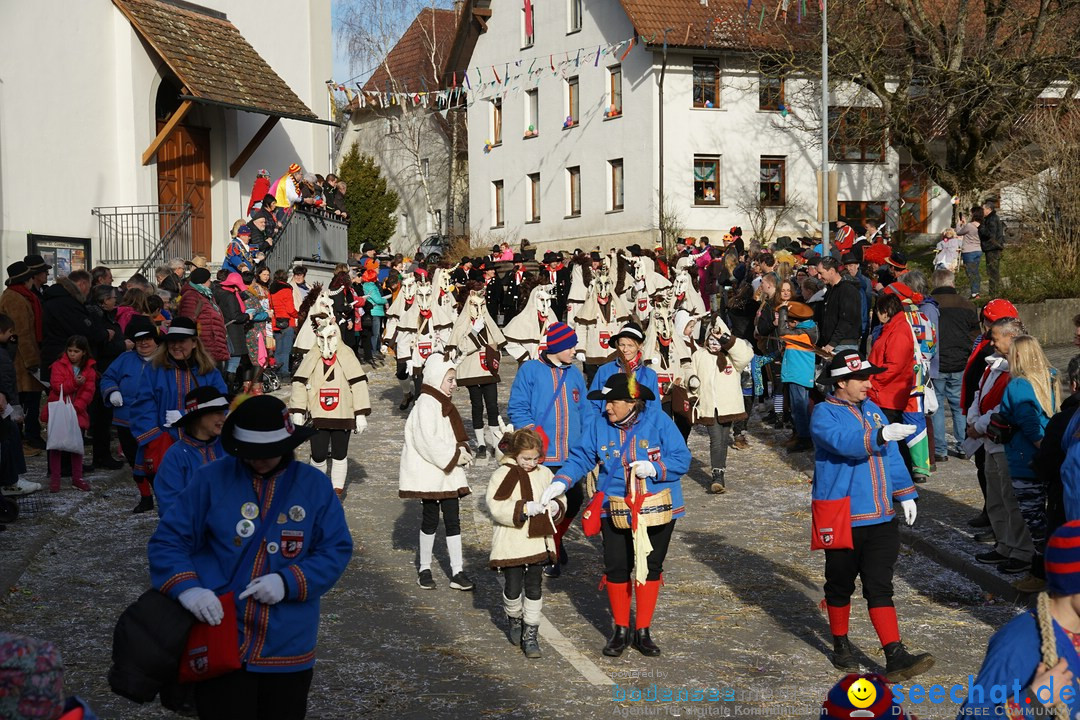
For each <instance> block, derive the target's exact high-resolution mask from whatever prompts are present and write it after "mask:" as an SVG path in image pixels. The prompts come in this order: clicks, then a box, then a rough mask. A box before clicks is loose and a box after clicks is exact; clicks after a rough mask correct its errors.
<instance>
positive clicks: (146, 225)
mask: <svg viewBox="0 0 1080 720" xmlns="http://www.w3.org/2000/svg"><path fill="white" fill-rule="evenodd" d="M91 213H93V214H94V216H96V217H97V219H98V238H99V243H100V250H99V257H100V258H101V262H102V263H104V264H106V265H137V266H138V267H139V271H140V272H143V273H145V272H147V270H148V269H152V268H154V267H155V266H157V265H160V264H162V263H163V262H164V261H165V260H167V259H168V258H170V257H185V258H186V257H191V205H188V204H183V205H120V206H114V207H98V208H94V209H93V210H91Z"/></svg>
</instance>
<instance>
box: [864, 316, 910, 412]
mask: <svg viewBox="0 0 1080 720" xmlns="http://www.w3.org/2000/svg"><path fill="white" fill-rule="evenodd" d="M869 360H870V363H871V364H872V365H877V366H878V367H883V368H885V372H883V373H879V374H877V375H872V376H871V377H870V381H871V385H870V393H869V396H870V399H871V400H873V401H874V404H876V405H877V406H878V407H881V408H886V409H889V410H906V409H907V406H908V402H909V401H910V400H911V391H912V390H913V389H914V388H915V336H914V335H912V334H911V326H910V325H908V322H907V318H905V317H904V313H902V312H901V313H897V314H896V315H894V316H893V318H892V320H890V321H889V322H887V323H885V326H884V327H883V328H881V336H880V337H879V338H878V339H877V341H876V342H874V347H873V348H872V349H871V350H870V358H869Z"/></svg>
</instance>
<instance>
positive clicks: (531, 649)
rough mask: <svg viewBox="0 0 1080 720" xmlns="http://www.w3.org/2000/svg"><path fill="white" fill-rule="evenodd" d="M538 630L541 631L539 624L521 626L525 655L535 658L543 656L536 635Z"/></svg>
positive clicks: (522, 648)
mask: <svg viewBox="0 0 1080 720" xmlns="http://www.w3.org/2000/svg"><path fill="white" fill-rule="evenodd" d="M538 632H540V626H539V625H522V626H521V651H522V652H524V653H525V657H527V658H530V659H533V660H535V659H536V658H539V657H543V654H542V653H541V652H540V643H539V642H538V641H537V637H536V636H537V633H538Z"/></svg>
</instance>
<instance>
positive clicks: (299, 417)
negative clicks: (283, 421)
mask: <svg viewBox="0 0 1080 720" xmlns="http://www.w3.org/2000/svg"><path fill="white" fill-rule="evenodd" d="M292 424H293V425H295V426H297V427H300V426H301V425H303V424H304V413H300V412H295V413H293V414H292Z"/></svg>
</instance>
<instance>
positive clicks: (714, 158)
mask: <svg viewBox="0 0 1080 720" xmlns="http://www.w3.org/2000/svg"><path fill="white" fill-rule="evenodd" d="M694 204H695V205H719V204H720V156H719V155H695V156H694Z"/></svg>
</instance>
